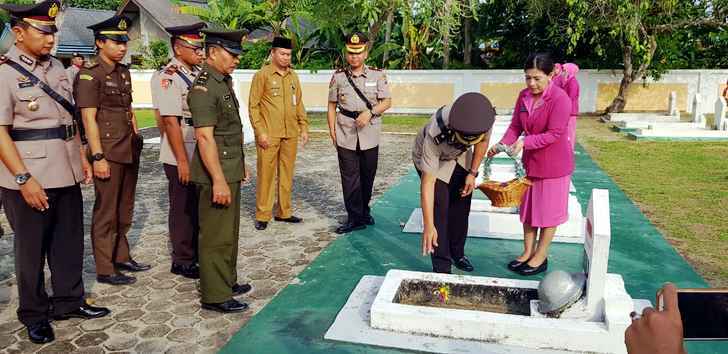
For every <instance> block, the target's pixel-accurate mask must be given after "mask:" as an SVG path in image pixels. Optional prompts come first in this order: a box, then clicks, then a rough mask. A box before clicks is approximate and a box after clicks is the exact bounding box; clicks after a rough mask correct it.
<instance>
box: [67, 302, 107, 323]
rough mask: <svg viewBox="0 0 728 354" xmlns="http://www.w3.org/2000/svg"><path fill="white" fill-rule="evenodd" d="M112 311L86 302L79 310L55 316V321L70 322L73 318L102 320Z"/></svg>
mask: <svg viewBox="0 0 728 354" xmlns="http://www.w3.org/2000/svg"><path fill="white" fill-rule="evenodd" d="M110 313H111V311H110V310H109V309H107V308H106V307H96V306H91V305H89V304H88V303H87V302H85V301H84V303H83V304H81V306H79V308H77V309H76V310H74V311H71V312H68V313H64V314H62V315H55V316H53V319H54V320H56V321H63V320H68V319H71V318H82V319H84V320H90V319H92V318H100V317H104V316H106V315H108V314H110Z"/></svg>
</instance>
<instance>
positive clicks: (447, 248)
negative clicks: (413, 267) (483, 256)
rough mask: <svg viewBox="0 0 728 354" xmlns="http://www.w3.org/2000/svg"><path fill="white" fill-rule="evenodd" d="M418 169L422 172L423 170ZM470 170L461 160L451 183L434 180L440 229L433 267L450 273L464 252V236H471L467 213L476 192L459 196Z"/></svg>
mask: <svg viewBox="0 0 728 354" xmlns="http://www.w3.org/2000/svg"><path fill="white" fill-rule="evenodd" d="M417 173H418V174H419V175H420V177H421V176H422V172H421V171H419V170H418V171H417ZM467 176H468V171H467V170H465V169H464V168H463V167H462V166H460V165H459V164H458V165H456V166H455V170H454V171H453V173H452V177H450V183H445V182H443V181H441V180H439V179H438V180H437V181H436V182H435V203H434V204H435V206H434V210H433V217H434V219H435V220H434V222H435V229H436V230H437V244H438V245H439V246H438V247H436V248H435V252H434V253H433V254H432V256H431V258H432V271H433V272H435V273H449V272H450V271H451V266H452V261H453V260H458V259H460V258H462V257H463V256H465V240H466V238H467V236H468V216H469V215H470V202H471V200H472V198H473V194H472V193H470V194H469V195H467V196H465V197H461V196H460V191H461V190H462V189H463V186H465V179H466V177H467Z"/></svg>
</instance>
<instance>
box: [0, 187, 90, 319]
mask: <svg viewBox="0 0 728 354" xmlns="http://www.w3.org/2000/svg"><path fill="white" fill-rule="evenodd" d="M45 192H46V195H47V196H48V205H49V208H48V210H46V211H38V210H36V209H33V208H31V207H30V206H29V205H28V204H27V203H26V202H25V199H23V196H22V194H21V193H20V191H17V190H10V189H4V188H3V189H2V194H3V205H4V207H5V213H6V215H7V218H8V221H9V222H10V226H11V227H12V229H13V230H14V232H15V238H14V241H15V275H16V277H17V282H18V298H19V301H20V306H19V308H18V319H19V320H20V322H22V323H23V324H24V325H26V326H27V325H32V324H35V323H38V322H40V321H45V320H48V318H49V316H50V315H51V313H50V311H51V308H52V313H53V314H55V315H62V314H66V313H69V312H71V311H74V310H76V309H78V307H79V306H81V304H82V303H83V297H84V289H83V280H82V279H81V272H82V271H83V200H82V197H81V188H80V187H79V186H78V185H74V186H70V187H63V188H51V189H46V190H45ZM46 260H47V261H48V267H49V268H50V270H51V285H52V287H53V296H52V297H50V298H49V297H48V294H47V293H46V291H45V275H44V272H43V268H44V267H45V262H46Z"/></svg>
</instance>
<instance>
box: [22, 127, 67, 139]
mask: <svg viewBox="0 0 728 354" xmlns="http://www.w3.org/2000/svg"><path fill="white" fill-rule="evenodd" d="M75 136H76V126H75V125H62V126H60V127H56V128H48V129H13V130H11V131H10V137H11V138H12V139H13V141H28V140H52V139H61V140H66V141H68V140H71V139H73V137H75Z"/></svg>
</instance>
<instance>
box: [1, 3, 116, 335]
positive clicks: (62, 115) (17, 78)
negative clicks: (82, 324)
mask: <svg viewBox="0 0 728 354" xmlns="http://www.w3.org/2000/svg"><path fill="white" fill-rule="evenodd" d="M60 6H61V3H60V1H58V0H47V1H44V2H41V3H38V4H34V5H9V4H4V5H0V7H1V8H3V9H5V10H7V11H8V12H9V13H10V15H11V24H12V30H13V32H14V33H15V37H16V42H15V45H14V46H13V47H12V48H11V49H10V51H9V52H8V53H7V55H5V56H2V57H0V159H1V160H2V162H3V163H2V164H0V187H1V189H2V194H3V204H4V207H5V213H6V215H7V218H8V221H9V222H10V225H11V227H12V229H13V231H14V232H15V237H14V242H15V274H16V277H17V283H18V298H19V307H18V312H17V313H18V319H19V320H20V322H22V323H23V324H24V325H25V327H26V329H27V332H28V337H29V338H30V340H31V341H32V342H34V343H47V342H50V341H53V340H54V338H55V335H54V333H53V328H52V327H51V325H50V323H49V320H50V319H51V318H52V319H54V320H56V321H60V320H65V319H69V318H84V319H89V318H98V317H103V316H106V315H107V314H109V310H108V309H106V308H102V307H94V306H91V305H89V304H88V303H86V301H85V300H84V286H83V279H82V278H81V272H82V268H83V200H82V197H81V187H80V186H79V183H81V182H86V183H88V182H90V180H91V172H90V167H89V166H88V162H85V163H84V160H83V153H82V150H81V140H80V135H79V133H78V130H77V129H76V128H77V125H76V124H74V120H73V112H74V111H75V107H74V106H73V103H72V102H73V98H72V96H71V82H70V81H69V80H68V77H67V76H66V72H65V70H64V68H63V64H61V62H60V61H58V60H56V59H55V58H53V57H51V56H50V50H51V48H53V44H54V41H55V38H54V37H55V33H56V31H57V29H56V25H55V18H56V15H57V14H58V10H59V8H60ZM46 262H48V267H49V268H50V271H51V286H52V288H53V295H52V296H48V294H46V290H45V275H44V271H43V269H44V266H45V263H46Z"/></svg>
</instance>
